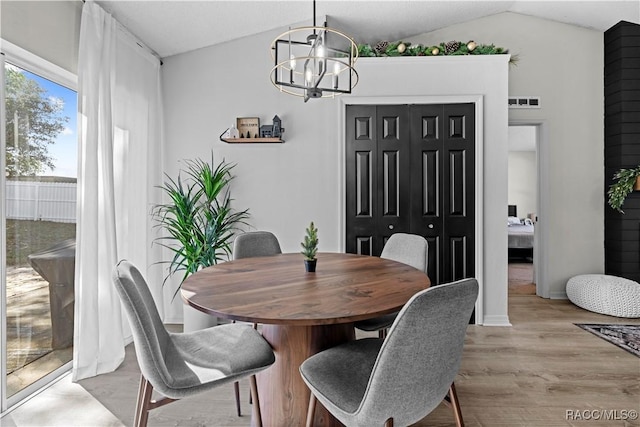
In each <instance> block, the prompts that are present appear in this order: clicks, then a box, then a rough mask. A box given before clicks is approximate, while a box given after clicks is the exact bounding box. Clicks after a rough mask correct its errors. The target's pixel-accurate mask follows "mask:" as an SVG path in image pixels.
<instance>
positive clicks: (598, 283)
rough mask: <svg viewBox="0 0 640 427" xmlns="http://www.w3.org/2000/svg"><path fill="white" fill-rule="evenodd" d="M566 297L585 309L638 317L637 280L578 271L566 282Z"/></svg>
mask: <svg viewBox="0 0 640 427" xmlns="http://www.w3.org/2000/svg"><path fill="white" fill-rule="evenodd" d="M567 297H569V300H570V301H571V302H572V303H574V304H575V305H577V306H578V307H582V308H584V309H585V310H589V311H593V312H596V313H601V314H607V315H609V316H616V317H640V283H638V282H634V281H633V280H629V279H625V278H623V277H616V276H609V275H605V274H582V275H580V276H574V277H572V278H571V279H569V281H568V282H567Z"/></svg>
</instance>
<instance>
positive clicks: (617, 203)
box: [607, 166, 640, 213]
mask: <svg viewBox="0 0 640 427" xmlns="http://www.w3.org/2000/svg"><path fill="white" fill-rule="evenodd" d="M638 176H640V166H636V167H635V168H631V169H624V168H623V169H620V170H619V171H617V172H616V173H615V174H614V175H613V180H614V182H613V184H611V185H610V186H609V191H608V192H607V194H608V195H609V206H611V207H612V208H613V209H615V210H617V211H618V212H620V213H624V211H623V210H622V204H623V203H624V201H625V199H626V198H627V196H628V195H629V194H630V193H631V192H632V191H633V186H634V185H635V183H636V178H637V177H638Z"/></svg>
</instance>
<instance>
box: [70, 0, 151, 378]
mask: <svg viewBox="0 0 640 427" xmlns="http://www.w3.org/2000/svg"><path fill="white" fill-rule="evenodd" d="M160 65H161V64H160V62H159V60H158V59H157V58H155V57H154V56H153V55H151V54H150V53H149V52H147V51H146V50H144V49H143V48H141V47H140V46H139V45H138V44H137V43H136V41H135V40H134V39H133V37H132V36H131V35H130V34H128V33H127V32H126V31H125V30H124V29H123V28H122V27H121V26H120V25H119V24H118V23H117V22H116V21H115V20H114V19H113V18H112V17H111V15H109V14H107V13H106V12H105V11H104V10H103V9H102V8H101V7H100V6H98V5H97V4H95V3H93V2H92V1H87V2H86V3H85V4H84V6H83V11H82V23H81V27H80V50H79V56H78V110H79V120H78V123H79V124H78V127H79V156H78V163H79V165H78V167H79V174H78V226H77V236H76V241H77V247H76V279H75V287H76V288H75V289H76V291H75V294H76V301H75V330H74V355H73V380H74V381H77V380H80V379H82V378H87V377H91V376H94V375H98V374H101V373H106V372H111V371H113V370H115V369H116V368H117V367H118V366H119V365H120V363H121V362H122V360H123V359H124V345H125V340H126V339H127V337H128V336H130V330H129V328H128V323H127V321H126V319H125V318H124V317H123V313H121V310H120V300H119V298H118V295H117V294H116V292H115V288H114V287H113V284H112V282H111V274H112V270H113V267H114V266H115V264H116V263H117V261H118V260H120V259H128V260H130V261H131V262H133V263H134V264H135V265H136V266H137V267H138V268H139V269H140V271H141V272H142V273H143V275H145V276H146V278H147V281H148V282H149V284H150V287H151V291H152V293H153V295H154V298H156V302H157V303H159V304H158V306H159V307H162V306H163V302H162V300H161V299H162V285H161V284H162V271H161V268H160V266H158V265H154V263H156V262H157V261H158V259H159V256H158V254H157V253H156V252H157V251H158V250H159V249H158V248H157V245H155V246H152V245H151V243H152V240H153V227H152V224H151V221H150V214H149V213H150V209H151V206H152V204H153V203H154V202H155V199H154V197H156V196H158V194H157V193H158V190H157V188H155V187H156V186H157V185H159V184H161V183H162V172H161V164H162V158H161V155H162V151H163V150H162V131H161V129H162V119H161V112H162V101H161V96H160Z"/></svg>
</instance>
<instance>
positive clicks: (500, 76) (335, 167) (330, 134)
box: [163, 32, 508, 324]
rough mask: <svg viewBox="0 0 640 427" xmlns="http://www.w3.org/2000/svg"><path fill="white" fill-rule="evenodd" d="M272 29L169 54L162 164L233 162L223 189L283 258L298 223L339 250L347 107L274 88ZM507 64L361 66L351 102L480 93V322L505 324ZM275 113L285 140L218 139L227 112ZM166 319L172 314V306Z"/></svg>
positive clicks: (267, 116) (367, 62)
mask: <svg viewBox="0 0 640 427" xmlns="http://www.w3.org/2000/svg"><path fill="white" fill-rule="evenodd" d="M277 34H279V33H278V32H271V33H265V34H260V35H257V36H252V37H247V38H244V39H241V40H237V41H233V42H230V43H226V44H224V45H220V46H213V47H209V48H205V49H200V50H197V51H194V52H189V53H186V54H182V55H177V56H174V57H170V58H166V59H165V61H164V65H163V90H164V96H165V123H166V129H165V130H166V145H167V147H168V149H167V152H166V155H165V158H166V165H165V169H166V171H167V172H168V173H170V174H172V175H175V173H176V172H177V169H178V166H179V163H178V161H179V160H180V159H184V158H193V157H204V158H206V157H207V156H209V153H210V151H211V150H212V149H213V151H214V152H215V155H216V157H217V158H222V157H224V158H226V159H227V160H228V161H231V162H234V163H237V167H236V168H235V170H234V172H235V174H236V175H237V178H236V181H235V182H234V186H233V189H232V194H233V197H234V198H235V200H236V206H237V207H240V208H244V207H249V208H250V212H251V214H252V219H251V223H252V224H253V226H255V228H257V229H266V230H270V231H273V232H274V233H275V234H276V235H277V236H278V238H279V240H280V242H281V245H282V249H283V251H285V252H291V251H297V250H299V242H300V241H301V240H302V236H303V233H304V228H305V227H306V225H307V224H308V223H309V221H310V220H314V221H315V222H316V224H317V226H318V228H319V237H320V250H321V251H341V250H343V249H344V242H343V240H344V237H343V216H344V214H343V211H344V208H343V174H344V172H343V169H344V164H343V161H344V160H343V152H344V141H343V123H342V121H341V117H342V115H341V114H342V113H341V112H342V111H343V109H344V104H345V103H348V102H350V101H349V99H350V98H349V97H343V98H342V99H341V100H340V101H338V100H326V99H323V100H311V101H309V102H308V103H306V104H305V103H303V101H302V99H300V98H296V97H292V96H289V95H284V94H281V93H279V92H278V91H277V90H276V89H275V88H274V87H273V86H272V85H271V84H270V83H269V79H268V71H269V70H270V68H271V66H272V64H271V60H270V56H269V51H268V46H269V44H270V42H271V40H272V39H273V37H275V36H276V35H277ZM507 60H508V56H506V55H502V56H494V57H474V58H451V57H449V58H444V57H443V58H389V59H375V58H374V59H362V60H360V61H359V62H358V66H357V68H358V72H359V74H360V78H361V80H360V84H359V85H358V87H357V88H356V90H355V91H354V93H353V97H352V99H355V98H357V99H358V101H361V100H362V98H363V97H372V98H373V101H375V102H378V101H379V100H380V99H381V98H384V97H396V98H398V99H402V100H406V101H407V102H410V100H411V99H412V97H416V96H430V97H437V96H443V95H467V96H468V95H472V96H474V97H476V98H478V97H479V96H480V95H482V96H483V102H484V106H483V108H484V111H485V114H486V116H485V120H484V123H480V125H481V126H484V138H485V140H486V141H489V142H490V143H487V146H486V147H485V159H487V160H486V162H485V170H486V171H489V170H490V171H491V173H486V174H485V176H484V182H485V188H484V190H485V199H484V202H485V205H484V206H485V211H484V217H485V222H484V224H483V225H484V226H483V227H482V229H483V231H484V235H485V237H486V240H485V242H484V248H485V262H484V265H482V266H478V269H479V270H484V272H485V276H484V278H485V282H486V289H485V295H486V298H485V301H486V303H485V306H484V307H483V308H484V312H485V318H484V321H485V322H487V323H491V324H508V318H507V269H506V264H507V249H506V239H507V237H506V227H504V217H505V215H504V206H506V204H507V187H506V180H507V101H506V100H507V77H508V76H507V68H508V66H507ZM274 114H278V115H279V116H280V117H281V118H282V120H283V125H284V127H285V128H286V132H285V134H284V138H285V139H286V143H284V144H256V145H248V144H242V145H238V144H226V143H224V142H221V141H220V140H219V138H218V136H219V135H220V134H221V133H222V132H223V131H224V130H225V129H226V128H227V127H228V126H229V125H230V124H231V123H233V120H235V118H236V117H242V116H258V117H260V119H261V120H262V121H263V122H267V123H269V122H270V121H271V118H272V117H273V115H274ZM174 315H175V316H176V317H178V316H180V315H181V309H176V311H175V313H174Z"/></svg>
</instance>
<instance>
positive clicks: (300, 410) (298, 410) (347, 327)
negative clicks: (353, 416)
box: [251, 323, 355, 427]
mask: <svg viewBox="0 0 640 427" xmlns="http://www.w3.org/2000/svg"><path fill="white" fill-rule="evenodd" d="M262 335H263V336H264V338H265V339H266V340H267V341H268V342H269V344H271V347H273V351H274V352H275V354H276V362H275V363H274V364H273V365H272V366H270V367H269V368H268V369H266V370H264V371H262V372H260V373H259V374H258V375H257V379H258V393H259V396H260V410H261V412H262V424H263V425H264V426H265V427H271V426H304V425H305V422H306V417H307V407H308V405H309V397H310V391H309V389H308V388H307V386H306V384H305V383H304V381H303V380H302V377H301V376H300V371H299V370H298V369H299V367H300V365H301V364H302V362H304V361H305V360H306V359H307V358H308V357H309V356H312V355H314V354H316V353H318V352H320V351H322V350H326V349H327V348H330V347H334V346H336V345H338V344H341V343H344V342H347V341H350V340H353V339H355V330H354V328H353V323H346V324H338V325H319V326H287V325H263V326H262ZM314 421H315V422H314V424H313V425H314V426H316V427H318V426H322V427H334V426H335V427H337V426H342V424H341V423H340V422H339V421H338V420H336V419H335V418H334V417H333V416H332V415H331V414H330V413H329V412H328V411H327V410H326V409H325V408H324V407H323V406H322V404H320V402H318V404H317V405H316V411H315V419H314ZM251 425H252V426H254V425H255V423H254V420H252V424H251Z"/></svg>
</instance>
